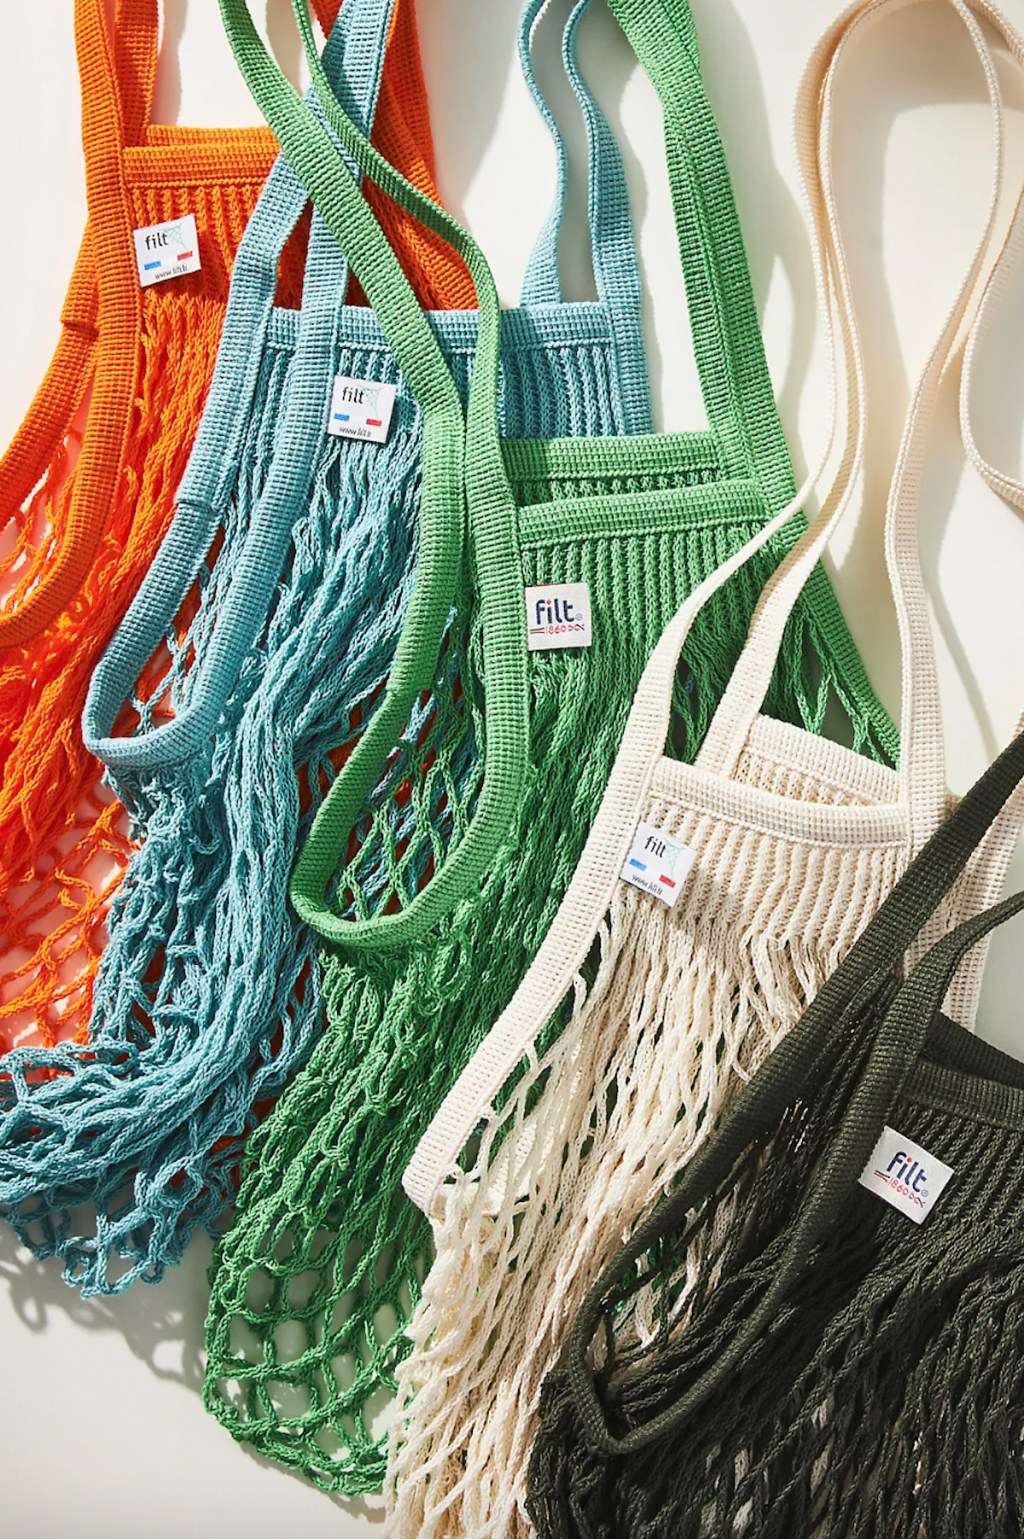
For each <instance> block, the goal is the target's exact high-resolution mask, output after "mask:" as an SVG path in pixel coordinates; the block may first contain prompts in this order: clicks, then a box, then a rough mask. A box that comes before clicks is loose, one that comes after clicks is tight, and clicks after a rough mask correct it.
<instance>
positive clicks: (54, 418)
mask: <svg viewBox="0 0 1024 1539" xmlns="http://www.w3.org/2000/svg"><path fill="white" fill-rule="evenodd" d="M116 28H117V39H116V50H115V68H116V70H117V74H118V78H119V79H120V80H121V81H122V82H123V87H122V98H123V101H124V110H125V125H126V132H127V134H128V136H129V137H130V138H132V139H136V138H140V137H141V136H142V133H143V132H144V130H145V127H146V124H147V123H148V122H149V116H150V110H151V107H152V100H153V88H154V85H155V81H156V63H157V39H156V35H155V31H154V29H153V27H152V26H151V25H150V17H149V16H148V14H146V13H145V12H144V11H143V10H141V9H140V7H139V6H138V5H137V4H132V3H126V0H118V5H117V11H116ZM98 308H99V294H98V291H97V287H96V264H95V260H94V256H93V251H92V240H91V237H90V234H89V229H88V226H87V227H86V231H85V234H84V236H83V237H82V243H81V245H80V247H79V251H78V256H77V258H76V260H75V266H74V270H73V272H72V275H71V282H70V283H69V285H68V291H67V295H66V297H65V300H64V304H63V307H62V309H61V315H60V325H61V330H60V336H59V338H58V340H57V346H56V348H55V350H54V354H53V357H52V359H51V360H50V364H49V367H48V368H47V371H46V374H45V375H44V377H43V380H42V383H41V384H40V386H39V389H38V390H37V391H36V394H35V396H34V397H33V400H32V403H31V405H30V406H29V408H28V411H27V412H26V414H25V416H24V418H23V420H22V422H21V424H20V426H19V428H18V430H17V432H16V433H15V435H14V438H13V439H12V441H11V444H10V446H9V448H8V449H7V450H6V452H5V453H4V454H3V455H2V456H0V510H7V511H6V517H7V518H10V517H12V516H16V514H17V511H18V510H20V509H21V507H22V506H23V505H24V503H25V502H26V501H27V499H28V498H29V497H30V496H31V494H32V491H33V489H34V488H35V487H36V486H38V485H39V484H40V483H41V481H42V480H43V477H44V476H45V475H46V473H47V470H48V469H49V467H50V466H51V465H52V463H53V460H54V456H55V454H56V452H57V450H58V448H59V446H60V444H61V442H62V441H63V439H64V437H65V435H66V433H67V431H68V428H69V426H70V424H71V423H72V421H73V419H74V415H75V412H76V409H77V407H78V405H79V402H80V401H81V399H82V394H83V383H84V379H85V376H86V374H87V372H88V369H89V365H90V362H91V359H92V354H93V349H94V347H95V344H96V334H97V319H98ZM27 609H28V603H27V602H26V604H25V605H24V606H23V607H22V608H21V610H20V611H19V613H20V614H21V615H24V614H25V612H26V610H27ZM6 621H7V616H6V615H0V638H2V641H3V644H9V645H15V644H17V643H16V641H15V640H14V637H13V636H11V637H5V636H4V626H5V622H6Z"/></svg>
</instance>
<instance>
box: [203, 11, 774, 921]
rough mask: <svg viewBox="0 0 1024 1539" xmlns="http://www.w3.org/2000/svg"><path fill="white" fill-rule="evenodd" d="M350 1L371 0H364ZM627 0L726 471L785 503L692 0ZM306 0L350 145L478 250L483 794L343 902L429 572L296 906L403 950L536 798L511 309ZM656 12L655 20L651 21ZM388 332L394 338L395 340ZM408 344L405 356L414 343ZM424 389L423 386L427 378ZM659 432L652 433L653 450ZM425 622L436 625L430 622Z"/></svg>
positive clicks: (289, 147) (301, 866)
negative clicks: (504, 333) (358, 909)
mask: <svg viewBox="0 0 1024 1539" xmlns="http://www.w3.org/2000/svg"><path fill="white" fill-rule="evenodd" d="M347 3H349V4H358V3H359V0H347ZM610 3H611V6H612V9H613V11H614V12H615V14H616V16H617V17H618V18H619V20H620V22H621V24H622V25H623V27H624V29H625V30H626V33H627V36H628V37H629V39H630V42H631V44H632V46H633V47H634V49H635V51H636V52H637V55H638V57H639V58H640V61H641V63H642V64H643V66H644V68H645V69H647V71H648V73H649V74H650V75H651V78H652V80H653V81H654V83H655V86H656V88H657V89H658V91H659V94H660V95H661V96H662V102H663V106H664V109H665V132H666V141H667V143H668V145H669V147H670V158H671V165H672V167H673V168H674V169H673V196H674V202H675V211H676V221H677V227H678V230H679V239H680V249H681V254H682V257H683V266H684V271H685V275H686V280H687V303H688V307H689V311H690V316H691V328H692V332H693V335H694V339H695V351H696V356H697V364H698V369H699V372H700V377H701V382H702V392H703V395H704V402H705V410H706V412H707V415H708V419H709V422H710V423H711V426H712V428H713V429H714V431H715V433H716V437H717V439H718V441H719V446H720V450H721V454H722V459H723V464H724V468H725V470H726V473H728V474H733V475H740V476H744V477H750V476H755V477H756V478H757V479H758V480H759V481H760V482H761V484H762V486H763V489H764V493H765V496H766V499H767V501H768V503H769V506H770V507H771V508H777V507H782V506H785V504H786V502H787V501H788V499H789V497H790V496H791V495H792V491H793V482H792V470H791V467H790V463H789V457H788V452H787V450H786V446H785V440H784V438H783V435H782V430H781V426H780V424H779V421H778V414H777V411H776V408H775V402H774V397H773V393H772V388H771V381H770V377H769V376H768V371H767V366H766V364H765V359H764V351H763V346H762V344H761V337H760V331H759V327H758V323H757V313H756V307H755V305H754V300H753V292H752V289H751V286H750V278H749V273H748V271H747V267H746V259H745V255H744V251H743V243H742V236H741V234H740V231H739V226H738V222H737V220H736V211H735V204H734V201H733V198H732V190H731V185H730V183H729V178H728V170H727V167H726V165H725V159H724V153H723V152H722V148H721V141H720V139H719V136H718V130H717V125H716V124H715V120H714V116H713V114H712V113H711V110H710V106H709V105H708V103H707V98H706V97H705V95H704V90H703V84H702V82H701V79H700V73H699V68H698V65H697V58H696V49H695V45H694V31H693V22H692V17H691V15H690V12H689V7H688V5H687V4H686V3H685V0H610ZM220 4H221V12H222V16H223V18H224V21H225V26H226V28H227V31H228V36H229V38H230V40H231V43H232V47H233V49H234V51H235V56H236V59H237V60H238V63H239V65H240V67H241V69H242V73H243V75H244V76H245V78H246V80H247V83H248V85H249V88H250V90H251V91H252V93H253V95H254V97H255V98H256V100H257V102H258V104H259V106H260V107H261V109H262V110H263V112H264V114H265V116H266V118H267V121H268V122H269V123H270V124H271V126H272V127H273V128H274V130H275V132H276V133H277V135H278V138H279V139H280V141H281V143H282V145H283V147H284V149H285V153H286V154H287V155H288V157H289V159H290V160H291V161H292V163H293V165H294V167H295V170H296V172H297V173H298V175H299V177H300V179H301V180H302V181H303V184H304V185H305V187H306V189H307V191H308V192H309V193H310V196H311V197H312V198H313V200H314V202H316V203H317V205H318V206H319V207H320V210H321V213H322V215H323V217H324V220H325V222H326V223H327V225H328V227H329V228H330V229H331V230H332V233H333V234H334V235H335V237H336V238H337V239H338V241H339V243H341V244H342V245H343V247H346V246H347V245H348V232H347V228H346V225H345V223H344V219H342V218H339V212H340V210H339V209H338V208H337V207H336V206H335V204H336V200H335V197H334V195H333V194H332V191H331V189H332V186H333V183H334V182H335V181H336V179H337V175H338V172H337V167H336V166H335V165H334V164H333V163H334V162H336V161H337V160H338V158H339V157H338V155H337V152H336V150H335V149H333V148H332V149H331V150H330V154H329V155H328V148H327V147H328V145H329V144H330V141H329V139H328V138H327V137H326V135H325V134H324V132H323V129H322V125H320V124H318V123H317V121H316V118H315V115H314V114H313V112H312V110H311V109H310V108H308V107H306V106H304V105H303V104H302V103H301V101H300V100H299V98H298V96H297V93H296V92H295V91H294V89H293V87H292V86H291V85H290V84H289V83H288V81H287V80H286V79H285V77H284V76H283V75H282V74H281V72H280V71H279V70H278V69H277V67H276V65H275V64H274V63H273V61H272V60H270V58H269V57H268V55H267V52H266V49H265V47H264V45H263V43H262V41H261V39H260V38H259V36H258V34H257V33H256V31H255V28H253V26H252V23H251V19H250V18H249V14H248V9H247V6H246V4H245V3H244V0H220ZM292 5H293V9H294V11H295V13H296V17H297V19H298V22H299V26H300V29H301V31H302V34H303V41H304V44H305V47H306V53H307V58H308V63H309V69H310V72H311V76H312V80H313V83H314V86H315V88H316V92H317V96H318V98H319V103H320V107H321V109H322V111H323V114H324V116H325V118H326V120H327V122H328V124H329V125H330V128H331V130H332V131H333V133H334V134H335V135H336V136H337V139H338V141H339V142H340V144H341V146H342V147H343V149H344V151H345V152H346V154H347V155H349V156H350V157H351V159H352V161H353V162H354V163H355V164H356V165H357V166H358V167H359V169H360V170H361V171H363V173H364V174H365V175H366V176H367V177H368V178H369V179H370V180H371V181H372V182H373V183H374V184H375V185H376V186H378V187H380V188H381V189H382V190H384V191H385V192H387V193H388V194H389V196H391V197H393V198H395V199H396V201H397V202H399V203H400V204H401V205H402V206H403V207H405V208H406V209H407V210H409V211H410V212H412V213H413V214H415V215H416V217H418V218H419V219H420V220H421V221H422V222H423V223H424V224H425V225H426V226H427V227H428V228H429V229H431V230H433V231H434V232H435V233H437V234H438V235H439V236H441V238H442V239H445V240H446V241H447V242H448V243H449V244H450V245H451V246H452V247H453V249H454V250H455V251H456V252H458V253H459V255H461V256H462V257H463V259H464V260H465V262H466V264H467V266H468V268H469V270H470V273H471V275H472V277H473V279H474V282H475V283H476V287H477V298H478V303H479V307H480V327H479V341H478V351H477V357H476V362H475V366H474V370H473V377H472V381H471V385H470V393H469V405H468V412H467V418H466V439H465V455H466V457H465V462H464V463H465V475H466V489H467V494H468V498H469V506H470V508H471V509H472V531H471V532H472V557H473V562H474V568H475V571H476V577H477V584H478V590H479V593H480V604H481V613H482V621H483V633H484V668H485V674H486V678H487V701H486V717H487V740H486V744H485V750H484V783H483V789H482V791H481V794H480V798H479V801H478V804H477V807H476V810H475V813H474V816H473V819H472V821H471V823H470V826H469V829H468V831H467V833H466V836H465V838H464V839H463V841H462V843H461V844H460V845H459V846H458V847H457V848H456V849H455V850H454V851H453V852H452V854H451V855H450V857H449V858H448V860H447V861H446V862H445V863H444V865H442V866H441V868H440V869H439V870H438V871H437V873H436V874H435V875H434V876H433V877H432V878H431V880H430V882H429V883H428V885H427V886H426V887H425V888H424V889H423V890H422V891H420V892H418V893H416V894H414V896H413V898H412V900H411V901H410V903H409V904H408V906H407V907H405V908H404V909H402V910H401V911H400V912H398V913H395V914H382V915H377V916H375V917H374V918H372V919H367V920H359V921H351V920H345V919H342V918H340V917H339V916H338V915H335V914H333V913H331V912H330V910H329V909H328V908H327V905H326V892H327V888H328V884H329V882H330V880H331V877H332V875H333V872H334V868H335V864H336V861H337V858H338V853H339V851H340V850H342V849H343V848H344V845H345V841H346V839H347V838H348V835H349V833H350V831H351V829H352V828H353V827H354V826H355V824H356V822H357V820H358V817H359V814H360V812H361V810H362V807H363V805H364V802H365V799H366V797H367V795H368V793H369V792H370V790H371V789H372V787H373V784H374V782H375V780H376V778H377V776H378V774H379V772H380V768H381V766H382V765H383V763H384V762H385V760H386V758H387V756H388V754H389V753H390V752H391V751H392V749H393V747H394V744H395V742H396V741H397V738H398V736H399V734H400V732H401V729H402V728H403V727H404V725H405V723H406V721H407V719H408V715H409V712H410V709H411V706H412V704H413V702H414V701H415V699H416V697H417V696H418V695H419V694H420V693H422V692H424V691H427V690H429V689H430V687H431V685H432V683H433V673H434V668H435V666H436V660H437V655H438V651H439V648H440V641H441V636H442V633H443V626H444V621H445V620H446V619H447V615H448V611H449V607H450V602H451V597H452V591H453V590H452V588H451V587H449V588H447V589H446V590H445V594H444V602H442V601H441V595H440V593H427V592H425V591H423V590H425V589H426V587H427V580H426V574H425V573H424V572H420V573H418V574H417V584H416V590H415V591H414V595H413V602H414V603H415V604H416V605H417V608H416V611H415V615H413V613H412V611H410V618H409V620H408V621H407V623H406V626H405V628H404V630H403V633H402V636H401V639H400V642H399V646H398V648H397V650H396V656H395V664H394V667H393V669H392V673H391V677H390V679H389V682H388V686H387V689H386V691H385V695H384V699H383V700H382V702H381V704H380V705H379V706H378V708H377V710H376V711H375V713H374V716H373V719H372V720H371V723H370V725H369V727H368V728H367V730H366V732H365V733H364V735H363V736H362V738H361V739H360V741H359V743H358V744H357V745H356V748H355V749H354V751H353V753H352V754H351V756H350V757H349V759H348V761H347V763H346V764H345V765H344V767H343V768H342V770H341V772H340V773H339V775H338V777H337V778H336V780H335V782H334V784H333V786H332V787H331V790H330V792H329V794H328V796H327V798H326V799H325V801H324V804H323V805H322V807H321V808H320V811H319V813H318V815H317V818H316V820H315V822H314V826H313V829H312V830H311V832H310V835H309V837H308V839H307V842H306V845H305V847H304V849H303V851H302V853H301V855H300V857H299V860H298V863H297V865H296V868H295V872H294V875H293V878H292V889H291V891H292V901H293V903H294V906H295V908H296V911H297V912H298V914H299V915H300V917H301V918H302V919H303V920H304V921H305V922H306V923H308V924H309V925H310V926H311V927H312V928H313V929H315V930H316V931H317V932H318V933H319V934H320V935H322V936H323V937H324V938H325V939H328V940H330V941H333V942H335V943H337V944H339V945H342V946H344V947H346V948H350V949H353V950H358V949H364V948H368V947H371V946H381V947H387V946H399V945H404V944H407V943H408V942H410V941H414V940H417V939H419V938H421V937H422V936H424V935H425V934H426V933H427V932H428V931H429V930H430V929H431V928H432V927H433V926H435V925H436V924H437V923H438V921H439V920H440V919H442V918H443V917H444V915H445V914H446V913H448V912H449V911H450V909H451V908H452V906H453V905H454V904H455V903H456V902H457V901H458V900H459V898H460V897H462V896H463V895H464V894H466V893H468V892H471V891H473V890H475V889H477V888H478V887H479V885H480V882H481V880H482V879H483V877H484V876H485V874H486V872H487V870H488V868H489V866H490V865H491V863H492V861H493V858H494V855H495V853H496V852H497V849H498V847H499V845H500V844H501V841H502V839H503V838H504V837H505V836H506V834H507V833H508V831H509V828H510V827H511V824H512V820H513V818H514V816H515V813H516V810H517V808H518V807H519V805H520V803H521V799H522V792H523V789H524V786H525V779H526V772H527V768H528V758H529V714H528V700H529V688H528V674H527V649H526V634H525V631H526V623H525V614H524V609H523V603H522V572H521V568H520V564H519V553H518V548H517V543H516V528H517V518H516V508H515V502H514V498H513V495H512V491H511V488H510V486H509V482H508V478H507V475H506V472H505V466H504V461H503V457H502V452H501V443H500V439H499V434H498V421H497V411H496V396H497V371H498V342H499V337H500V309H499V305H498V298H497V292H496V290H495V287H494V281H493V278H492V276H491V273H490V269H489V268H488V266H487V263H486V260H485V258H484V256H483V254H482V253H481V251H480V249H479V247H478V246H477V245H476V244H475V242H474V241H473V240H472V239H471V237H470V236H469V235H468V234H467V233H466V231H465V230H463V229H462V227H461V226H459V225H458V224H457V223H456V222H455V220H453V219H452V218H451V216H450V215H448V214H446V213H445V212H444V211H443V210H441V209H440V208H439V207H438V206H437V205H436V204H434V203H432V202H431V201H430V200H429V199H428V198H426V197H424V196H423V194H421V193H420V192H419V191H418V190H417V189H416V188H414V187H412V186H411V184H409V183H408V182H406V181H405V179H404V178H403V177H401V176H400V175H399V174H398V173H397V172H395V171H394V169H393V168H392V167H391V166H390V165H389V164H388V163H387V162H386V161H385V160H383V159H382V157H380V156H379V155H378V154H377V152H376V151H375V150H374V149H373V147H372V146H371V145H370V144H369V143H368V142H367V141H366V140H365V139H364V138H363V136H362V135H361V134H359V133H358V132H357V131H356V129H355V128H354V126H353V125H352V123H351V122H350V121H349V119H348V118H347V116H346V115H345V114H344V112H343V111H342V109H341V107H340V105H339V103H338V102H337V100H336V98H335V97H334V94H333V91H332V90H331V86H330V82H329V81H328V80H327V79H326V77H325V75H324V72H323V69H322V66H321V64H320V60H319V58H318V56H317V54H316V49H315V45H314V42H313V34H312V29H311V27H310V24H309V18H308V15H307V13H306V9H305V6H304V4H303V0H292ZM652 18H654V19H655V21H656V25H652ZM694 140H696V143H694V142H693V141H694ZM691 204H692V207H693V209H695V210H698V215H697V217H691V214H692V210H691ZM712 232H713V234H712ZM351 255H352V266H353V268H354V270H355V271H356V273H357V276H360V277H362V275H361V274H360V273H359V270H358V267H356V262H355V256H354V253H352V254H351ZM364 286H365V285H364ZM368 292H369V291H368ZM377 293H378V294H379V295H380V299H381V301H382V302H383V301H388V300H389V299H390V298H391V296H390V295H389V294H387V293H383V292H382V291H381V289H380V288H378V291H377ZM370 298H371V303H372V304H373V305H374V307H375V308H377V307H378V297H377V296H376V295H372V294H371V295H370ZM383 319H384V312H383V311H382V321H383ZM385 335H388V331H387V328H385ZM388 340H389V342H391V340H392V339H391V336H390V335H388ZM395 352H396V357H397V359H398V362H399V365H400V366H402V364H403V360H402V357H401V356H400V354H399V352H398V350H397V348H396V349H395ZM409 384H410V388H411V389H412V391H413V393H414V394H417V386H416V383H415V381H414V380H413V379H412V378H410V380H409ZM421 405H422V402H421ZM651 441H652V440H651V439H649V438H647V439H640V438H638V439H637V440H636V442H637V444H638V445H649V444H650V443H651ZM656 441H659V442H660V441H662V440H656ZM642 456H643V448H642V447H638V458H639V459H640V462H641V464H642ZM425 471H426V464H425ZM425 512H426V509H424V513H425ZM422 517H423V513H421V518H422ZM442 611H443V613H442ZM424 615H425V616H427V617H428V619H429V624H428V623H426V621H423V616H424ZM414 622H415V623H414ZM421 622H422V623H421Z"/></svg>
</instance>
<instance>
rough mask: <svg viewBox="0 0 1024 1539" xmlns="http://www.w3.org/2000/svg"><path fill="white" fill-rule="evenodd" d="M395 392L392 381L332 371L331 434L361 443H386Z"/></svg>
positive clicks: (329, 426) (328, 422)
mask: <svg viewBox="0 0 1024 1539" xmlns="http://www.w3.org/2000/svg"><path fill="white" fill-rule="evenodd" d="M397 393H398V388H397V386H396V385H385V384H382V383H381V381H380V380H376V379H352V378H351V377H350V376H349V375H347V374H338V375H336V376H335V380H334V390H333V391H332V392H331V414H330V417H329V418H328V421H327V431H328V433H332V434H333V435H334V437H335V438H359V439H362V440H363V442H364V443H371V444H384V443H387V441H388V433H389V432H390V430H391V413H392V412H393V411H394V409H395V396H396V395H397Z"/></svg>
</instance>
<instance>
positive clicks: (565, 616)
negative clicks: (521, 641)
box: [524, 582, 594, 652]
mask: <svg viewBox="0 0 1024 1539" xmlns="http://www.w3.org/2000/svg"><path fill="white" fill-rule="evenodd" d="M524 591H525V594H526V644H527V647H528V648H529V650H530V651H531V652H554V651H563V650H564V649H565V648H567V647H589V646H590V645H591V643H592V642H593V639H594V637H593V631H592V629H591V625H590V588H589V586H588V584H587V583H585V582H551V583H547V582H545V583H538V584H537V585H536V586H535V587H532V588H527V589H525V590H524Z"/></svg>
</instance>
